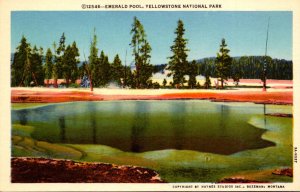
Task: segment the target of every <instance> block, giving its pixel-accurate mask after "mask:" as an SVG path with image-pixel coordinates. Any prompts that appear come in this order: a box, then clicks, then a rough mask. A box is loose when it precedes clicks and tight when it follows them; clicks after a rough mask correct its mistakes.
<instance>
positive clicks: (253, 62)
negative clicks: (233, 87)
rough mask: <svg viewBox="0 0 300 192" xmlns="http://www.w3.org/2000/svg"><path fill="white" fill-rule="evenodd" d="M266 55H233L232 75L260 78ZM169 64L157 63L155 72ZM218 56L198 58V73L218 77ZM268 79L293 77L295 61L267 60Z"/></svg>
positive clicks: (161, 70) (241, 77)
mask: <svg viewBox="0 0 300 192" xmlns="http://www.w3.org/2000/svg"><path fill="white" fill-rule="evenodd" d="M264 58H265V57H264V56H242V57H233V60H232V65H231V76H235V75H238V76H239V78H240V79H260V78H261V75H262V71H263V63H264ZM166 66H167V64H161V65H155V66H154V71H155V72H163V70H164V69H165V67H166ZM215 66H216V58H215V57H209V58H203V59H199V60H197V68H198V75H202V76H206V75H208V76H210V77H217V76H216V72H215ZM267 78H268V79H283V80H292V79H293V62H292V61H291V60H285V59H271V58H268V62H267Z"/></svg>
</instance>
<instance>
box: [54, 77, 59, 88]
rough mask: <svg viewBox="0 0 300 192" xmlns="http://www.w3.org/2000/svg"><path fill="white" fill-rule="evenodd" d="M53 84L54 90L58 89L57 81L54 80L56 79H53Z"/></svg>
mask: <svg viewBox="0 0 300 192" xmlns="http://www.w3.org/2000/svg"><path fill="white" fill-rule="evenodd" d="M53 84H54V87H55V88H58V85H57V79H56V78H55V79H54V82H53Z"/></svg>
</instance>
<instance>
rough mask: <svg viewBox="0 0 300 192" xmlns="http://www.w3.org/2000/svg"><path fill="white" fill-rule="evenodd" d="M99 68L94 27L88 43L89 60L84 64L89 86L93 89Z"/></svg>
mask: <svg viewBox="0 0 300 192" xmlns="http://www.w3.org/2000/svg"><path fill="white" fill-rule="evenodd" d="M98 68H99V59H98V48H97V35H96V29H94V35H93V40H92V41H91V45H90V55H89V62H88V64H86V65H85V71H86V73H87V75H88V77H89V81H90V88H91V91H93V89H94V86H96V85H97V84H96V79H98V76H97V75H98V73H96V71H98Z"/></svg>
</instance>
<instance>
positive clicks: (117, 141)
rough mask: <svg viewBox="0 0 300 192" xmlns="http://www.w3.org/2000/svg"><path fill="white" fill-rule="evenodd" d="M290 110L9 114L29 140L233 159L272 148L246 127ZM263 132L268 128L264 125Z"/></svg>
mask: <svg viewBox="0 0 300 192" xmlns="http://www.w3.org/2000/svg"><path fill="white" fill-rule="evenodd" d="M274 112H276V113H291V107H290V106H281V107H280V108H279V107H278V106H272V105H267V106H264V105H259V104H252V103H216V102H210V101H194V100H180V101H107V102H75V103H65V104H55V105H49V106H42V107H37V108H32V109H22V110H12V121H13V123H19V124H21V125H30V126H34V127H35V129H34V131H33V133H32V134H31V136H32V137H33V138H34V139H37V140H41V141H47V142H51V143H68V144H101V145H107V146H110V147H113V148H117V149H120V150H122V151H128V152H136V153H139V152H146V151H156V150H164V149H176V150H194V151H200V152H209V153H216V154H232V153H236V152H239V151H244V150H248V149H259V148H265V147H269V146H274V145H275V143H274V142H271V141H267V140H264V139H262V138H261V136H262V134H263V133H264V132H265V130H264V129H261V128H257V127H255V126H253V125H251V124H249V123H248V121H249V119H251V118H252V117H263V116H264V113H274ZM266 126H267V122H266Z"/></svg>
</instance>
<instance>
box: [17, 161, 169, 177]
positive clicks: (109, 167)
mask: <svg viewBox="0 0 300 192" xmlns="http://www.w3.org/2000/svg"><path fill="white" fill-rule="evenodd" d="M11 168H12V170H11V171H12V174H11V175H12V177H11V182H12V183H164V181H163V180H162V179H161V178H160V177H159V175H158V174H157V173H156V172H155V171H153V170H151V169H147V168H143V167H136V166H123V165H122V166H120V165H115V164H108V163H91V162H75V161H72V160H59V159H46V158H31V157H14V158H12V159H11Z"/></svg>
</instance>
